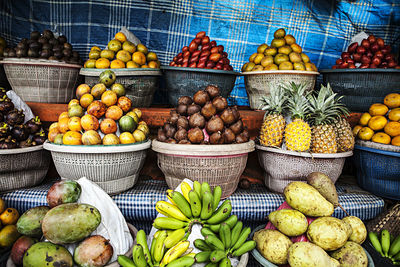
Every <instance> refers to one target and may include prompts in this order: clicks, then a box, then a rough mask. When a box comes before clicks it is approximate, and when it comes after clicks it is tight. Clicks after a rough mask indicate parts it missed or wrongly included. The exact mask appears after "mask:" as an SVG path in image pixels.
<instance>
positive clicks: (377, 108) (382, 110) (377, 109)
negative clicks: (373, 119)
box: [369, 103, 389, 116]
mask: <svg viewBox="0 0 400 267" xmlns="http://www.w3.org/2000/svg"><path fill="white" fill-rule="evenodd" d="M388 110H389V109H388V107H387V106H386V105H384V104H380V103H376V104H372V105H371V106H370V107H369V114H371V115H372V116H384V115H386V113H387V112H388Z"/></svg>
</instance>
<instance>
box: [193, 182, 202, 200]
mask: <svg viewBox="0 0 400 267" xmlns="http://www.w3.org/2000/svg"><path fill="white" fill-rule="evenodd" d="M193 191H194V192H196V193H197V195H198V196H199V198H200V200H201V198H202V196H201V184H200V183H199V181H194V182H193Z"/></svg>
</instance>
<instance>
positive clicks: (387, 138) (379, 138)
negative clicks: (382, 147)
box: [371, 132, 390, 145]
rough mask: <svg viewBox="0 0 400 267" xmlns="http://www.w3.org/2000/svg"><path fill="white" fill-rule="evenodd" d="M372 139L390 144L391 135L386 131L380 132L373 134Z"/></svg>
mask: <svg viewBox="0 0 400 267" xmlns="http://www.w3.org/2000/svg"><path fill="white" fill-rule="evenodd" d="M371 141H372V142H375V143H381V144H386V145H388V144H390V136H389V135H387V134H385V133H382V132H379V133H376V134H374V135H373V136H372V139H371Z"/></svg>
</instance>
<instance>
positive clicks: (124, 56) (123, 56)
mask: <svg viewBox="0 0 400 267" xmlns="http://www.w3.org/2000/svg"><path fill="white" fill-rule="evenodd" d="M116 58H117V59H119V60H121V61H123V62H124V63H126V62H128V61H130V60H131V54H129V52H128V51H125V50H120V51H118V53H117V56H116Z"/></svg>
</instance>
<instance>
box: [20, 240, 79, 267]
mask: <svg viewBox="0 0 400 267" xmlns="http://www.w3.org/2000/svg"><path fill="white" fill-rule="evenodd" d="M73 264H74V262H73V260H72V255H71V254H70V253H69V251H68V250H67V249H66V248H64V247H63V246H59V245H54V244H52V243H50V242H39V243H36V244H33V245H32V246H31V247H30V248H29V249H28V250H27V251H26V252H25V255H24V258H23V266H24V267H38V266H46V267H72V266H73Z"/></svg>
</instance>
